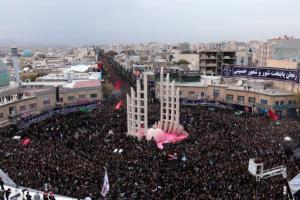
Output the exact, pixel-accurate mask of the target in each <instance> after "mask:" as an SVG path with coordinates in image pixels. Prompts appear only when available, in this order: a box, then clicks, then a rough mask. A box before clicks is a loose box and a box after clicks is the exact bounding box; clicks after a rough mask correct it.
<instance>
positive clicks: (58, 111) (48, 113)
mask: <svg viewBox="0 0 300 200" xmlns="http://www.w3.org/2000/svg"><path fill="white" fill-rule="evenodd" d="M100 105H101V102H94V103H90V104H87V105H80V106H72V107H67V108H57V109H55V110H50V111H46V112H44V113H41V114H39V115H35V116H30V117H26V118H24V119H23V120H22V121H21V123H20V128H24V127H26V126H29V125H31V124H35V123H38V122H40V121H43V120H45V119H48V118H50V117H52V116H53V115H56V114H68V113H72V112H77V111H79V110H80V109H82V108H85V109H89V110H93V109H95V108H97V107H99V106H100Z"/></svg>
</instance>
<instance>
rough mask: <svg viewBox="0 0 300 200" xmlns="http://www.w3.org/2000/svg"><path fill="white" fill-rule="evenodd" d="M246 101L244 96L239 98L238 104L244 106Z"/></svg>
mask: <svg viewBox="0 0 300 200" xmlns="http://www.w3.org/2000/svg"><path fill="white" fill-rule="evenodd" d="M244 99H245V97H244V96H238V98H237V100H238V103H240V104H244Z"/></svg>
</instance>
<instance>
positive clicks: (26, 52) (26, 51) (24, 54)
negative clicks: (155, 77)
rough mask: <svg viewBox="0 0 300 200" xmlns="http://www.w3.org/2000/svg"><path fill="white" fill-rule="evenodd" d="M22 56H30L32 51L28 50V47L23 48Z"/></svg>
mask: <svg viewBox="0 0 300 200" xmlns="http://www.w3.org/2000/svg"><path fill="white" fill-rule="evenodd" d="M22 56H23V57H32V56H33V53H32V51H30V50H28V49H24V51H23V53H22Z"/></svg>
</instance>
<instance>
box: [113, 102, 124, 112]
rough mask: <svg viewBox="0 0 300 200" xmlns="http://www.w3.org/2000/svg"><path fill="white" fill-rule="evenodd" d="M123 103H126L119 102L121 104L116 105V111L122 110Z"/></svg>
mask: <svg viewBox="0 0 300 200" xmlns="http://www.w3.org/2000/svg"><path fill="white" fill-rule="evenodd" d="M123 103H124V100H121V101H119V102H118V103H117V104H116V106H115V109H116V110H120V108H121V107H122V105H123Z"/></svg>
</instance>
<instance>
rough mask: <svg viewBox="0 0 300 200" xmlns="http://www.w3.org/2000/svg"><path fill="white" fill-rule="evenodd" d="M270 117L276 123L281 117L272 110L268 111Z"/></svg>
mask: <svg viewBox="0 0 300 200" xmlns="http://www.w3.org/2000/svg"><path fill="white" fill-rule="evenodd" d="M268 116H269V117H270V118H271V119H272V120H274V121H276V120H278V119H279V116H278V115H276V114H275V113H274V112H273V111H272V110H271V109H269V111H268Z"/></svg>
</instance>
